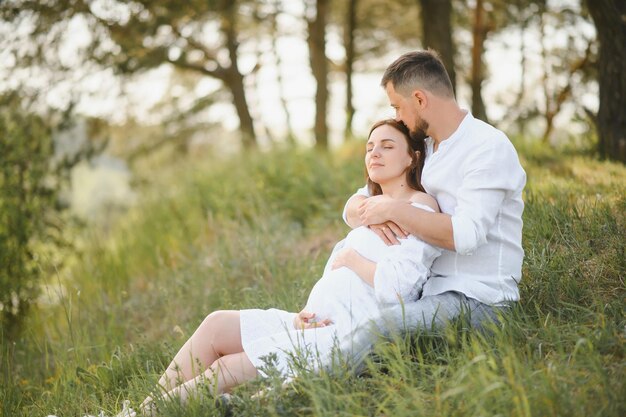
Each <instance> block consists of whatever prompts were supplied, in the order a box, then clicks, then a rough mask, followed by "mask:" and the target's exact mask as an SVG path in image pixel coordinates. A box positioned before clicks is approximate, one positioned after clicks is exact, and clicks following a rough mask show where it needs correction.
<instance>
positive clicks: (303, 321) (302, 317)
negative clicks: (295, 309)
mask: <svg viewBox="0 0 626 417" xmlns="http://www.w3.org/2000/svg"><path fill="white" fill-rule="evenodd" d="M330 324H332V321H331V320H330V319H325V320H322V321H315V313H309V312H308V311H304V310H302V311H301V312H299V313H298V315H296V317H294V319H293V327H294V328H295V329H297V330H304V329H313V328H316V327H326V326H328V325H330Z"/></svg>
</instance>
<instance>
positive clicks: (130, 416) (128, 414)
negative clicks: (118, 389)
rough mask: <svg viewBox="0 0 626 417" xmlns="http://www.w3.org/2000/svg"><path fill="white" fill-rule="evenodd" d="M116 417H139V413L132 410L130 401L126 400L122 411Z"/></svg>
mask: <svg viewBox="0 0 626 417" xmlns="http://www.w3.org/2000/svg"><path fill="white" fill-rule="evenodd" d="M115 417H137V413H136V412H135V410H133V409H132V408H130V401H128V400H124V402H123V403H122V411H120V412H119V414H118V415H117V416H115Z"/></svg>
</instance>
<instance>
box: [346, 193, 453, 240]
mask: <svg viewBox="0 0 626 417" xmlns="http://www.w3.org/2000/svg"><path fill="white" fill-rule="evenodd" d="M357 213H358V216H359V220H360V221H361V223H362V224H378V223H384V222H387V221H391V222H393V223H395V224H397V225H398V226H400V227H401V228H402V229H404V230H406V231H407V232H408V233H410V234H412V235H414V236H416V237H418V238H420V239H422V240H423V241H424V242H426V243H430V244H431V245H434V246H438V247H440V248H444V249H448V250H452V251H453V250H455V248H454V234H453V230H452V218H451V216H450V215H448V214H444V213H432V212H429V211H426V210H422V209H420V208H417V207H414V206H412V205H411V203H410V202H407V201H400V200H394V199H393V198H391V197H388V196H384V195H379V196H375V197H370V198H368V199H365V200H363V201H361V204H360V205H359V208H358V209H357Z"/></svg>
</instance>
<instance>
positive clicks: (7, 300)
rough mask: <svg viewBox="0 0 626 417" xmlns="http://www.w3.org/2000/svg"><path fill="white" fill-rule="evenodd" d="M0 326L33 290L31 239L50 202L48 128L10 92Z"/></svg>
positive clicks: (4, 101) (22, 308)
mask: <svg viewBox="0 0 626 417" xmlns="http://www.w3.org/2000/svg"><path fill="white" fill-rule="evenodd" d="M0 132H2V134H1V136H0V325H1V326H0V327H2V328H3V329H4V330H5V331H7V332H8V333H9V334H11V333H13V332H14V331H16V329H17V327H18V326H19V322H20V320H21V318H22V316H23V315H24V314H25V312H26V311H27V310H28V306H29V305H30V304H31V303H32V302H33V301H34V299H35V298H36V296H37V293H38V287H37V284H38V282H37V281H38V277H39V269H38V267H37V262H36V254H35V253H34V252H33V244H34V243H35V241H36V240H38V239H42V238H45V237H46V236H47V235H48V230H47V229H48V223H47V221H46V218H47V217H48V214H49V209H50V207H53V206H54V205H55V203H56V197H57V192H56V189H55V186H54V183H51V181H53V180H54V179H53V178H51V177H50V160H51V157H52V155H53V146H52V134H51V128H50V126H49V125H48V124H47V123H46V121H45V120H43V119H42V118H41V117H39V116H37V115H35V114H32V113H29V112H28V111H26V110H25V109H24V108H23V107H22V105H21V102H20V100H19V98H18V97H17V96H16V95H14V94H7V95H5V96H3V97H0Z"/></svg>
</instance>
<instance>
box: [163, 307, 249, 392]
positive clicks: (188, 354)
mask: <svg viewBox="0 0 626 417" xmlns="http://www.w3.org/2000/svg"><path fill="white" fill-rule="evenodd" d="M240 352H243V347H242V345H241V328H240V325H239V311H234V310H228V311H216V312H213V313H211V314H209V315H208V316H207V317H206V319H204V321H203V322H202V324H200V326H198V328H197V329H196V331H195V332H194V334H193V335H192V336H191V337H190V338H189V340H187V342H186V343H185V344H184V345H183V347H182V348H180V350H179V351H178V353H177V354H176V356H175V357H174V359H173V360H172V362H171V363H170V365H169V366H168V367H167V369H166V370H165V373H164V374H163V376H161V379H159V386H160V387H162V389H163V390H165V391H170V390H172V389H173V388H175V387H177V386H178V385H180V384H182V383H184V382H186V381H189V380H192V379H194V378H195V377H196V376H198V375H202V374H203V372H204V371H205V370H206V369H207V368H209V367H210V366H211V365H212V364H213V363H214V362H215V361H216V360H218V359H219V358H220V357H222V356H226V355H230V354H233V353H240Z"/></svg>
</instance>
